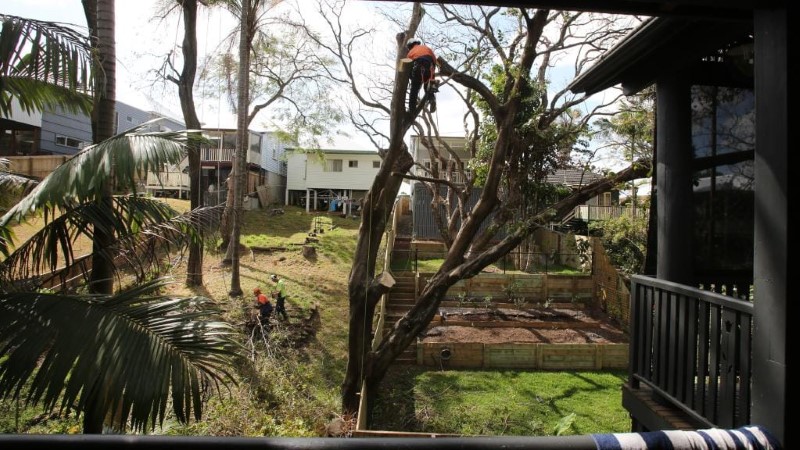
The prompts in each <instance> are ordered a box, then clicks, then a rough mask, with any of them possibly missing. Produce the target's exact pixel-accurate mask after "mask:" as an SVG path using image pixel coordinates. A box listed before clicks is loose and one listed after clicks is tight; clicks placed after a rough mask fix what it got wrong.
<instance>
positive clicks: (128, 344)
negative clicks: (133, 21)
mask: <svg viewBox="0 0 800 450" xmlns="http://www.w3.org/2000/svg"><path fill="white" fill-rule="evenodd" d="M149 125H150V123H145V124H143V125H141V126H140V127H137V128H134V129H132V130H129V131H127V132H125V133H122V134H119V135H117V136H114V137H112V138H111V139H107V140H105V141H103V142H102V143H100V144H97V145H93V146H90V147H87V148H86V149H85V150H83V151H82V152H80V153H78V154H76V155H75V156H74V157H73V158H71V159H69V160H67V161H66V162H65V163H64V164H62V165H61V166H59V167H58V168H56V170H54V171H53V172H52V173H51V174H50V175H48V176H47V177H46V178H44V179H43V180H42V181H41V182H40V183H38V184H37V185H36V186H35V187H34V188H33V190H32V191H31V192H30V193H29V194H28V195H26V196H25V197H24V198H23V199H22V200H20V201H19V202H18V203H17V204H16V205H14V206H13V207H12V208H11V209H9V211H7V212H6V213H5V214H4V215H3V216H2V217H0V229H8V228H9V225H10V224H11V223H12V222H14V221H21V220H23V219H24V218H25V217H26V216H27V214H30V212H31V211H44V213H45V219H46V224H45V226H44V227H43V228H42V230H41V231H40V232H38V233H37V234H35V235H34V236H33V237H32V238H31V239H29V240H28V241H27V242H25V243H23V244H22V245H20V246H19V247H18V248H17V249H16V250H15V251H14V252H9V248H0V250H3V253H4V254H7V255H8V257H7V258H5V259H4V260H3V261H2V262H0V280H2V282H0V286H2V288H0V290H2V292H1V293H0V311H3V313H0V315H3V316H4V318H3V319H2V320H0V342H1V343H3V345H4V346H3V348H2V353H0V354H2V355H3V357H5V358H6V359H5V361H3V362H2V363H0V395H11V396H13V397H21V396H23V394H22V393H21V391H20V390H19V388H20V387H21V386H23V385H24V384H25V383H26V382H28V381H31V383H32V385H31V390H29V391H28V393H27V395H26V399H27V400H28V401H31V402H42V403H43V405H44V406H45V407H46V408H50V409H52V408H55V407H56V406H58V405H57V403H58V402H61V404H60V406H59V408H61V409H62V410H70V409H78V410H80V411H83V412H84V418H83V423H84V432H86V433H99V432H102V429H103V425H104V424H111V425H114V426H115V427H118V428H121V429H124V428H125V424H126V423H127V421H128V420H129V419H130V420H131V424H132V426H133V427H135V428H138V429H141V428H143V427H145V426H146V425H148V424H150V425H152V426H155V424H156V421H157V420H158V421H161V420H163V418H164V407H165V405H166V404H167V403H168V400H169V398H170V396H172V397H174V401H173V409H174V411H175V414H176V416H177V417H178V418H179V419H185V418H187V417H188V411H190V410H192V408H194V412H195V417H198V416H199V414H200V412H201V409H202V407H201V402H200V400H201V393H202V392H203V390H202V389H201V388H202V386H203V385H204V384H207V383H208V382H214V383H218V382H223V383H224V382H227V381H229V380H231V377H230V376H229V375H228V374H227V372H226V368H227V367H230V366H231V363H232V358H233V357H234V356H235V355H236V349H237V345H236V344H235V343H234V341H233V339H232V333H231V330H229V329H228V328H227V326H226V325H225V324H224V323H222V322H221V321H219V320H218V319H216V318H215V316H214V315H212V314H211V313H209V312H207V311H205V310H203V311H201V312H198V311H194V312H187V310H186V306H187V305H189V304H194V303H192V302H193V301H197V300H193V301H190V300H188V299H166V298H163V297H160V296H158V295H156V294H155V292H156V290H157V289H158V288H159V287H161V286H163V283H160V282H158V283H142V281H141V280H142V279H143V278H145V277H146V276H147V275H148V274H149V273H150V272H149V271H147V270H145V269H144V267H146V265H147V264H148V263H149V264H150V267H152V266H153V265H156V264H157V263H158V261H160V259H159V257H160V256H162V255H163V253H164V251H166V250H169V249H170V248H172V247H171V246H178V245H184V246H185V245H186V244H188V243H189V242H191V240H192V239H198V238H199V237H200V235H201V233H199V231H201V228H202V227H200V226H199V225H200V224H202V223H208V222H207V220H208V217H209V214H210V213H214V214H215V215H218V210H219V208H217V209H216V210H213V209H208V208H206V209H202V208H201V209H198V210H194V211H192V212H190V215H188V216H180V215H179V214H178V213H177V212H176V211H174V210H173V209H172V208H170V207H168V206H167V205H165V204H163V203H161V202H160V201H158V200H155V199H148V198H143V197H139V196H136V195H117V196H114V197H113V198H112V201H110V202H98V201H96V200H97V199H98V198H102V196H103V195H104V193H105V192H106V191H107V186H111V189H112V190H113V191H115V192H118V191H123V190H124V189H125V188H126V187H127V188H133V187H134V186H135V182H136V174H141V173H146V172H147V171H148V170H153V169H155V168H158V167H163V165H164V164H174V163H176V162H178V161H180V160H181V159H183V158H184V156H185V149H186V146H187V145H188V142H189V141H190V140H191V139H193V136H196V134H195V133H191V132H151V133H148V132H146V131H145V129H146V128H147V127H149ZM97 227H102V228H103V230H104V231H106V232H110V231H111V230H114V233H115V236H116V237H117V239H116V240H115V242H114V244H113V246H112V247H109V248H107V249H103V250H102V251H103V252H104V255H105V257H106V260H108V261H109V262H110V263H111V265H112V267H110V270H111V271H112V273H115V272H116V273H121V272H122V271H123V269H126V268H131V267H132V268H134V269H136V268H138V275H139V276H138V278H137V283H135V284H134V285H138V286H144V287H138V288H133V289H129V290H123V291H122V292H120V293H118V294H116V295H109V294H94V295H84V296H82V297H81V296H77V295H68V294H64V293H61V294H54V295H49V296H48V295H42V294H41V293H36V292H31V291H30V290H31V287H34V288H41V287H42V286H41V283H42V278H41V275H43V274H48V273H50V272H53V270H54V269H55V268H56V266H57V265H58V264H59V263H62V262H63V263H64V264H65V265H66V267H65V269H64V271H65V272H74V271H76V270H84V271H85V270H86V268H85V266H84V265H82V264H81V263H82V262H83V261H84V259H83V258H76V257H75V256H74V255H73V246H74V244H75V242H76V241H77V239H79V237H80V236H86V237H89V238H92V237H93V235H94V233H96V232H97V231H96V230H97ZM166 244H169V245H166ZM155 249H157V250H158V251H156V250H155ZM120 255H122V256H120ZM118 260H119V261H121V263H123V264H117V263H116V261H118ZM76 268H80V269H76ZM89 270H91V267H89ZM89 273H90V272H89ZM118 277H119V275H118ZM51 278H52V277H51ZM84 278H86V279H88V277H84ZM44 279H45V280H46V279H47V278H44ZM59 299H60V300H63V301H64V303H63V304H62V303H60V302H59V301H58V300H59ZM26 302H27V303H26ZM28 303H30V304H28ZM118 304H121V305H123V306H122V307H118ZM119 308H122V309H119ZM51 313H52V314H55V315H56V316H57V317H54V316H52V315H51ZM150 313H152V316H151V315H150ZM136 314H141V315H136ZM87 320H92V321H94V320H96V322H97V326H93V323H94V322H92V323H88V322H87ZM76 324H80V326H76ZM121 324H126V326H128V325H129V326H130V327H132V328H135V330H136V333H133V332H131V331H130V330H127V329H126V328H124V326H123V325H121ZM37 327H45V328H47V329H48V330H50V331H48V333H50V334H47V333H45V334H42V333H41V332H40V330H39V329H38V328H37ZM120 327H122V328H120ZM87 333H88V336H91V339H90V338H89V337H87ZM48 336H50V337H48ZM53 336H56V337H53ZM34 337H35V339H34ZM48 339H55V340H56V341H58V344H57V345H56V344H55V343H53V342H50V341H48ZM170 339H172V341H174V342H172V341H170ZM29 340H30V342H28V341H29ZM64 342H69V345H74V346H75V347H76V350H73V351H71V352H70V351H66V350H64V349H63V348H61V345H62V343H64ZM77 343H80V344H77ZM156 344H158V345H156ZM65 345H66V344H65ZM81 347H82V348H81ZM78 348H81V350H80V351H81V352H83V351H86V352H88V353H87V354H91V355H97V356H96V357H95V358H94V359H93V360H91V361H87V360H86V358H87V357H86V356H85V355H84V354H83V353H80V352H78V350H77V349H78ZM165 355H169V356H165ZM109 358H111V359H114V360H115V361H108V359H109ZM117 360H118V361H117ZM177 360H180V361H181V362H180V364H179V363H178V362H176V361H177ZM37 361H41V362H42V366H36V362H37ZM123 362H124V363H123ZM132 362H135V363H132ZM87 364H88V365H87ZM119 364H125V370H119V367H118V366H119ZM141 364H145V366H147V367H148V369H147V370H145V371H140V370H139V368H140V366H141ZM51 365H52V367H51ZM36 368H38V369H36ZM57 369H58V370H62V371H69V373H70V376H69V377H65V376H64V373H63V372H59V371H58V370H57ZM131 373H133V374H134V375H131ZM131 383H134V384H133V385H131ZM142 386H148V387H146V388H145V387H142ZM75 387H80V388H81V389H80V391H79V392H80V397H79V398H76V397H75V396H77V395H78V391H75V390H74V388H75ZM76 402H77V403H76ZM187 402H191V406H192V408H189V407H188V406H187V404H188V403H187ZM155 406H159V408H156V407H155ZM109 418H110V419H109Z"/></svg>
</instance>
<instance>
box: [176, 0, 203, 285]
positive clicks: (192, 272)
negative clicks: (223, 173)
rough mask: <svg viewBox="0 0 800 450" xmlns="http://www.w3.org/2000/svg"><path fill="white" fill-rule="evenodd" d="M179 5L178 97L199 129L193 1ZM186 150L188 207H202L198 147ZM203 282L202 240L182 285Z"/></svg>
mask: <svg viewBox="0 0 800 450" xmlns="http://www.w3.org/2000/svg"><path fill="white" fill-rule="evenodd" d="M178 3H179V4H181V5H182V7H183V46H182V47H181V50H182V51H183V69H182V71H181V75H180V79H179V80H178V97H179V98H180V101H181V110H182V111H183V121H184V123H186V128H187V129H190V130H199V129H200V127H201V125H200V119H199V118H198V117H197V110H196V109H195V104H194V80H195V75H196V74H197V0H179V1H178ZM188 150H189V205H190V207H191V209H192V210H194V209H197V208H199V207H200V206H202V201H203V191H202V189H200V148H199V146H198V145H197V144H192V145H190V146H189V148H188ZM202 284H203V241H202V240H198V241H197V242H192V243H191V244H190V245H189V264H188V266H187V268H186V285H187V286H202Z"/></svg>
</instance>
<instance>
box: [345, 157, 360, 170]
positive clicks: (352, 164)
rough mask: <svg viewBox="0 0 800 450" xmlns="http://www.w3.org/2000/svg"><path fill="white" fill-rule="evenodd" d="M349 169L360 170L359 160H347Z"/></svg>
mask: <svg viewBox="0 0 800 450" xmlns="http://www.w3.org/2000/svg"><path fill="white" fill-rule="evenodd" d="M347 167H348V168H350V169H358V160H357V159H350V160H347Z"/></svg>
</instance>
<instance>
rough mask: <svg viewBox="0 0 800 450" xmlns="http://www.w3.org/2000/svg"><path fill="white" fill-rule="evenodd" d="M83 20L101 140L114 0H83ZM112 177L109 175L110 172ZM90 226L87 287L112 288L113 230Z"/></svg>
mask: <svg viewBox="0 0 800 450" xmlns="http://www.w3.org/2000/svg"><path fill="white" fill-rule="evenodd" d="M83 7H84V13H85V14H86V23H87V25H88V27H89V31H90V33H91V43H92V47H93V48H95V49H96V51H97V60H96V62H95V70H94V75H95V92H94V108H93V109H92V140H93V141H94V143H99V142H102V141H104V140H106V139H108V138H110V137H111V136H113V135H114V131H115V130H114V111H115V102H116V67H117V65H116V51H115V40H114V39H115V37H114V25H115V21H114V0H84V1H83ZM112 177H113V174H112ZM112 194H113V192H112V187H111V182H109V184H107V185H106V186H105V187H104V193H103V194H102V197H101V198H99V199H98V201H100V202H103V203H108V205H107V206H108V207H110V206H111V195H112ZM97 225H98V224H96V225H95V227H94V240H93V242H92V272H91V275H90V278H89V281H90V285H89V289H90V291H91V292H93V293H105V294H110V293H112V292H113V291H114V278H113V273H114V272H113V264H114V261H113V257H112V256H111V255H109V254H107V253H105V251H104V250H105V249H107V248H109V247H111V245H112V244H113V243H114V240H115V238H114V233H113V231H112V230H109V229H107V227H102V226H97Z"/></svg>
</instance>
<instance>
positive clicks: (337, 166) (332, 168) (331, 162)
mask: <svg viewBox="0 0 800 450" xmlns="http://www.w3.org/2000/svg"><path fill="white" fill-rule="evenodd" d="M342 162H343V160H341V159H326V160H325V165H324V166H323V171H324V172H341V171H342V166H343V164H342Z"/></svg>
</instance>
